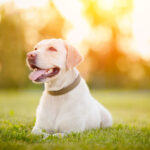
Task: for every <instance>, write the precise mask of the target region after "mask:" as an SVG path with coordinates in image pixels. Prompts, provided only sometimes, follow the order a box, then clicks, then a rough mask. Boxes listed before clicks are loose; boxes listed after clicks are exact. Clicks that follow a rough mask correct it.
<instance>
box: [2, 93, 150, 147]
mask: <svg viewBox="0 0 150 150" xmlns="http://www.w3.org/2000/svg"><path fill="white" fill-rule="evenodd" d="M92 94H93V96H94V97H95V98H97V99H98V100H99V101H100V102H101V103H102V104H104V105H105V106H106V107H107V108H108V109H109V110H110V111H111V113H112V115H113V119H114V125H113V127H112V128H109V129H95V130H91V131H85V132H84V133H80V134H79V133H78V134H75V133H72V134H70V135H68V136H67V137H65V138H57V137H52V136H51V137H49V138H48V139H47V140H43V139H42V138H41V137H38V136H33V135H31V134H30V132H31V129H32V127H33V125H34V121H35V110H36V107H37V104H38V101H39V98H40V95H41V91H38V90H34V91H30V90H26V91H25V90H24V91H0V150H2V149H5V150H6V149H11V150H13V149H14V150H18V149H20V150H24V149H27V150H31V149H32V150H39V149H42V150H44V149H48V150H50V149H52V150H57V149H61V150H71V149H73V150H75V149H77V150H83V149H84V150H91V149H93V150H94V149H95V150H112V149H114V150H117V149H120V150H126V149H127V150H134V149H139V150H142V149H144V150H145V149H147V150H149V149H150V91H122V90H95V91H92Z"/></svg>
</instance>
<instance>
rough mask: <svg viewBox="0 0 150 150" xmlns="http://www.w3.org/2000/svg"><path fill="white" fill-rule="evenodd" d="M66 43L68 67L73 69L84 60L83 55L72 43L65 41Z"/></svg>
mask: <svg viewBox="0 0 150 150" xmlns="http://www.w3.org/2000/svg"><path fill="white" fill-rule="evenodd" d="M64 43H65V47H66V50H67V58H66V65H67V69H72V68H73V67H75V66H77V65H78V64H79V63H80V62H81V61H82V60H83V57H82V56H81V55H80V53H79V52H78V51H77V50H76V49H75V48H74V47H73V46H72V45H70V44H69V43H67V42H66V41H64Z"/></svg>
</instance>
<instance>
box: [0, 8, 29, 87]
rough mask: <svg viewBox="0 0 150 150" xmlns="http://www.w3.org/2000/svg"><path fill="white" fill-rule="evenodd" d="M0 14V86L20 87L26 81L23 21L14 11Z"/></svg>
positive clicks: (3, 11)
mask: <svg viewBox="0 0 150 150" xmlns="http://www.w3.org/2000/svg"><path fill="white" fill-rule="evenodd" d="M0 15H1V21H0V87H1V88H5V87H21V86H22V85H23V84H25V82H26V81H27V78H26V76H27V70H26V67H25V50H24V49H25V37H24V28H23V22H22V20H21V18H20V16H19V14H18V13H15V12H14V13H13V14H11V15H10V14H7V13H6V12H5V10H4V9H1V12H0Z"/></svg>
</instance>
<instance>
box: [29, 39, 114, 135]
mask: <svg viewBox="0 0 150 150" xmlns="http://www.w3.org/2000/svg"><path fill="white" fill-rule="evenodd" d="M48 46H54V47H55V48H56V49H57V50H58V51H57V52H49V51H47V50H46V49H47V47H48ZM36 48H37V51H35V53H36V54H37V61H36V63H37V66H39V67H40V68H51V67H53V66H59V67H60V72H59V74H58V75H56V76H55V77H52V78H48V79H46V80H45V81H44V83H45V89H44V92H43V94H42V97H41V99H40V103H39V106H38V108H37V112H36V123H35V126H34V128H33V130H32V133H33V134H43V135H48V134H47V133H53V134H54V133H69V132H81V131H84V130H89V129H92V128H99V127H102V128H106V127H110V126H112V117H111V114H110V113H109V111H108V110H107V109H106V108H105V107H104V106H103V105H101V104H100V103H98V102H97V101H96V100H95V99H94V98H93V97H92V96H91V94H90V92H89V89H88V87H87V85H86V83H85V81H84V79H83V78H82V79H81V81H80V83H79V85H78V86H77V87H75V88H74V89H73V90H72V91H70V92H68V93H66V94H64V95H60V96H52V95H50V94H48V92H47V91H49V90H59V89H62V88H64V87H66V86H68V85H69V84H71V83H72V82H73V81H74V80H75V79H76V77H77V75H78V74H79V72H78V70H77V69H76V68H75V67H74V68H72V69H67V68H66V56H67V50H66V47H65V44H64V41H63V40H61V39H51V40H43V41H41V42H40V43H38V44H37V45H36ZM43 129H44V130H45V131H46V133H45V132H43Z"/></svg>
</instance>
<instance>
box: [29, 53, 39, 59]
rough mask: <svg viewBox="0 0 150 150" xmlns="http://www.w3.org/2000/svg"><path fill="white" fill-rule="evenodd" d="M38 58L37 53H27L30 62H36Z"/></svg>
mask: <svg viewBox="0 0 150 150" xmlns="http://www.w3.org/2000/svg"><path fill="white" fill-rule="evenodd" d="M36 56H37V54H36V53H33V52H29V53H27V58H28V59H30V60H35V58H36Z"/></svg>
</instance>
